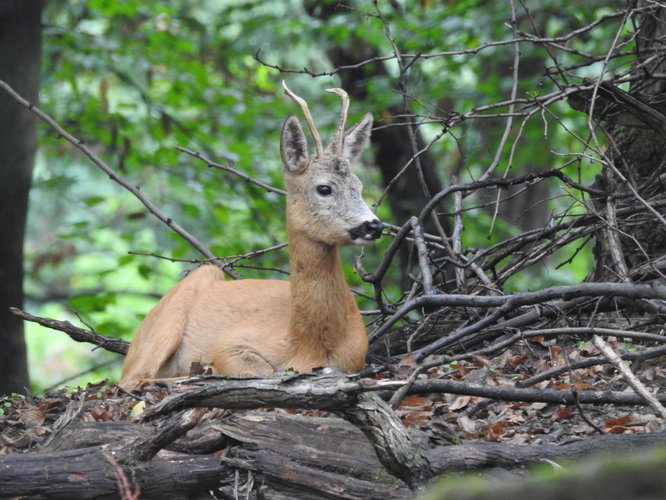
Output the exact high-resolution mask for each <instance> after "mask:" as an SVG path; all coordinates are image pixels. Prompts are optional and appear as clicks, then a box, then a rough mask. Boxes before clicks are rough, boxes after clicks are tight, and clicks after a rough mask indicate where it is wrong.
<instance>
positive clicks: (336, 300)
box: [289, 230, 359, 363]
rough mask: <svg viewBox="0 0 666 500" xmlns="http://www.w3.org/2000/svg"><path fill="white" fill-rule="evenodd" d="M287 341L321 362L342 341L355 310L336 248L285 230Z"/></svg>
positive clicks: (354, 315)
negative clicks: (288, 287) (288, 272)
mask: <svg viewBox="0 0 666 500" xmlns="http://www.w3.org/2000/svg"><path fill="white" fill-rule="evenodd" d="M289 256H290V259H289V260H290V263H291V280H290V281H291V299H292V308H291V319H290V332H289V335H290V341H291V342H292V343H293V344H294V345H295V346H297V347H298V349H299V351H300V352H307V353H309V354H310V355H311V356H312V357H313V358H314V359H317V360H318V361H319V362H321V363H325V362H326V360H328V359H330V358H331V357H333V356H335V354H336V352H337V350H338V348H339V346H340V345H341V344H343V343H344V342H345V338H346V335H348V332H349V330H350V325H351V322H352V321H353V320H354V319H358V318H357V317H358V316H359V312H358V307H357V305H356V302H355V301H354V298H353V296H352V294H351V292H350V291H349V288H348V287H347V283H346V282H345V278H344V275H343V272H342V265H341V263H340V257H339V254H338V249H337V247H336V246H333V245H326V244H324V243H321V242H319V241H317V240H314V239H312V238H311V237H309V235H307V234H303V233H299V232H296V231H292V230H290V231H289Z"/></svg>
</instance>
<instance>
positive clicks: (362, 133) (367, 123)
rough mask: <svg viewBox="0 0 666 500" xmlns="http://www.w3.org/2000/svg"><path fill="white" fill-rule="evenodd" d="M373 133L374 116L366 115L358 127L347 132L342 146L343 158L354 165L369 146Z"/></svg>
mask: <svg viewBox="0 0 666 500" xmlns="http://www.w3.org/2000/svg"><path fill="white" fill-rule="evenodd" d="M371 131H372V114H370V113H366V115H365V116H364V117H363V118H361V121H359V122H358V123H357V124H356V125H354V126H353V127H352V128H350V129H349V130H347V132H346V133H345V138H344V141H343V146H342V156H343V157H344V158H346V159H347V160H349V163H353V162H354V161H356V160H357V159H358V157H359V156H361V153H362V152H363V150H364V149H365V148H366V146H367V145H368V140H369V139H370V132H371Z"/></svg>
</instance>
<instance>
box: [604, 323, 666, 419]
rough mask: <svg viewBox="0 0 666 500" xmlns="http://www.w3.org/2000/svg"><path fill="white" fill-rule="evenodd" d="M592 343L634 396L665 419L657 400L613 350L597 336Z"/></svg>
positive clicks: (662, 407)
mask: <svg viewBox="0 0 666 500" xmlns="http://www.w3.org/2000/svg"><path fill="white" fill-rule="evenodd" d="M592 342H593V343H594V345H595V346H596V347H597V349H599V351H601V354H603V355H604V356H605V357H606V359H608V361H609V362H610V363H611V364H612V365H613V366H614V367H615V369H616V370H618V371H619V372H620V374H621V375H622V376H623V377H624V379H625V380H626V381H627V383H628V384H629V385H630V386H631V388H632V389H633V390H634V391H635V392H636V394H638V395H639V396H641V397H642V398H643V399H645V401H647V403H648V404H649V405H650V406H651V407H652V408H653V409H654V410H655V411H656V412H657V413H658V414H659V416H660V417H661V418H664V419H666V408H664V406H663V405H662V404H661V403H660V402H659V400H658V399H657V398H656V397H655V396H654V395H653V394H651V393H650V392H649V391H648V390H647V388H646V387H645V386H644V385H643V383H642V382H641V381H640V380H639V379H638V377H637V376H636V375H634V374H633V373H632V372H631V370H630V369H629V368H627V366H626V365H625V364H624V362H623V361H622V358H620V356H618V354H617V353H616V352H615V351H614V350H613V349H611V347H610V346H609V345H608V344H607V343H606V342H604V340H603V339H602V338H601V337H599V336H598V335H595V336H593V337H592Z"/></svg>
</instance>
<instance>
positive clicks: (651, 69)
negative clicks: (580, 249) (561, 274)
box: [591, 2, 666, 281]
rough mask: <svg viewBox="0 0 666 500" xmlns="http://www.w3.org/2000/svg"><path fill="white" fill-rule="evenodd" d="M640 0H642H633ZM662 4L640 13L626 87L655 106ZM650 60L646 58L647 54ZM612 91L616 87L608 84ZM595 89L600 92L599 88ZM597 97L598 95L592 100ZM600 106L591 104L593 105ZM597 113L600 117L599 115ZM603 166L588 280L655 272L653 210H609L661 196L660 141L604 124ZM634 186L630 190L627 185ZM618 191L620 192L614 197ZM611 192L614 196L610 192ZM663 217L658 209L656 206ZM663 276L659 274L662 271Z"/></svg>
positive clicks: (664, 228) (661, 247)
mask: <svg viewBox="0 0 666 500" xmlns="http://www.w3.org/2000/svg"><path fill="white" fill-rule="evenodd" d="M638 3H639V4H646V2H638ZM665 23H666V9H664V8H658V9H655V10H653V11H648V12H647V13H646V14H644V15H643V16H642V19H641V23H640V27H639V29H638V32H637V34H638V36H637V38H636V54H637V56H636V60H635V62H634V67H635V68H636V69H634V72H633V73H634V74H633V75H631V76H632V78H633V79H634V80H633V82H632V85H631V89H630V91H629V93H630V94H631V95H633V96H634V97H637V98H638V99H640V100H641V101H643V102H644V103H645V104H647V105H649V106H652V107H653V108H655V105H658V104H659V102H660V101H663V94H664V90H666V82H664V80H663V79H661V78H655V77H654V76H653V75H657V74H663V73H664V71H666V60H664V58H663V57H655V54H656V53H658V52H662V51H663V47H662V44H663V39H664V36H666V24H665ZM650 58H651V59H652V61H648V59H650ZM613 90H615V91H616V92H617V90H616V89H613ZM600 94H601V92H600ZM597 102H599V101H597ZM602 107H603V106H601V105H597V109H601V108H602ZM602 118H603V117H602ZM606 133H607V136H608V140H607V144H606V147H607V160H608V161H609V163H610V164H611V165H612V166H606V167H605V168H604V171H603V173H602V174H601V175H599V176H598V178H597V180H596V183H595V185H596V187H600V188H602V189H603V190H604V191H605V192H606V193H607V195H608V196H609V198H607V199H604V200H597V202H596V207H597V209H598V211H599V212H603V213H602V216H603V218H604V219H605V220H606V222H607V225H606V228H605V229H603V230H602V231H601V234H598V235H597V240H596V246H595V257H596V265H595V269H594V271H593V273H592V276H591V279H592V280H593V281H605V280H618V279H619V280H621V281H627V280H628V279H632V280H633V281H645V280H649V279H654V278H656V277H658V276H659V275H660V273H658V272H657V273H655V272H654V271H655V270H656V268H657V267H658V266H652V265H648V266H646V264H648V263H653V262H654V261H655V260H656V259H658V258H660V257H663V255H664V254H665V253H666V224H665V223H664V222H663V221H659V220H658V217H657V215H655V213H654V212H651V211H649V210H645V211H644V212H643V214H642V215H640V216H633V217H631V218H627V219H625V220H615V219H614V216H613V213H614V212H615V211H616V210H617V209H619V208H621V207H625V206H641V205H646V204H653V203H654V202H655V201H656V200H657V199H658V198H663V196H664V182H663V180H662V175H663V174H664V172H665V171H666V141H665V140H664V136H663V135H662V134H661V133H658V132H657V131H655V130H653V129H650V128H646V127H645V126H641V127H636V126H627V125H619V124H615V125H611V126H609V127H608V129H607V130H606ZM630 186H632V187H633V189H634V190H635V191H636V193H637V194H636V193H632V192H631V191H632V190H631V187H630ZM619 193H626V195H625V196H621V197H618V196H617V195H618V194H619ZM613 195H615V197H613ZM654 210H655V211H659V212H661V214H662V217H663V215H664V214H663V209H660V208H657V209H654ZM650 267H652V269H650V270H648V271H647V272H641V273H639V274H637V273H635V272H634V273H631V270H632V269H637V268H650ZM662 276H663V274H662Z"/></svg>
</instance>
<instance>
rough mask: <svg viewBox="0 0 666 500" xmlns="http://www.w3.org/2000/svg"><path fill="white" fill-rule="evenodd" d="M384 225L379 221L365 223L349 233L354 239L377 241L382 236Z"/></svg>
mask: <svg viewBox="0 0 666 500" xmlns="http://www.w3.org/2000/svg"><path fill="white" fill-rule="evenodd" d="M382 229H384V224H383V223H382V222H381V221H380V220H379V219H374V220H371V221H365V222H364V223H363V224H361V225H360V226H357V227H355V228H354V229H352V230H351V231H349V233H350V234H351V235H352V237H354V238H362V239H364V240H367V241H372V240H376V239H377V238H379V237H380V236H381V235H382Z"/></svg>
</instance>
